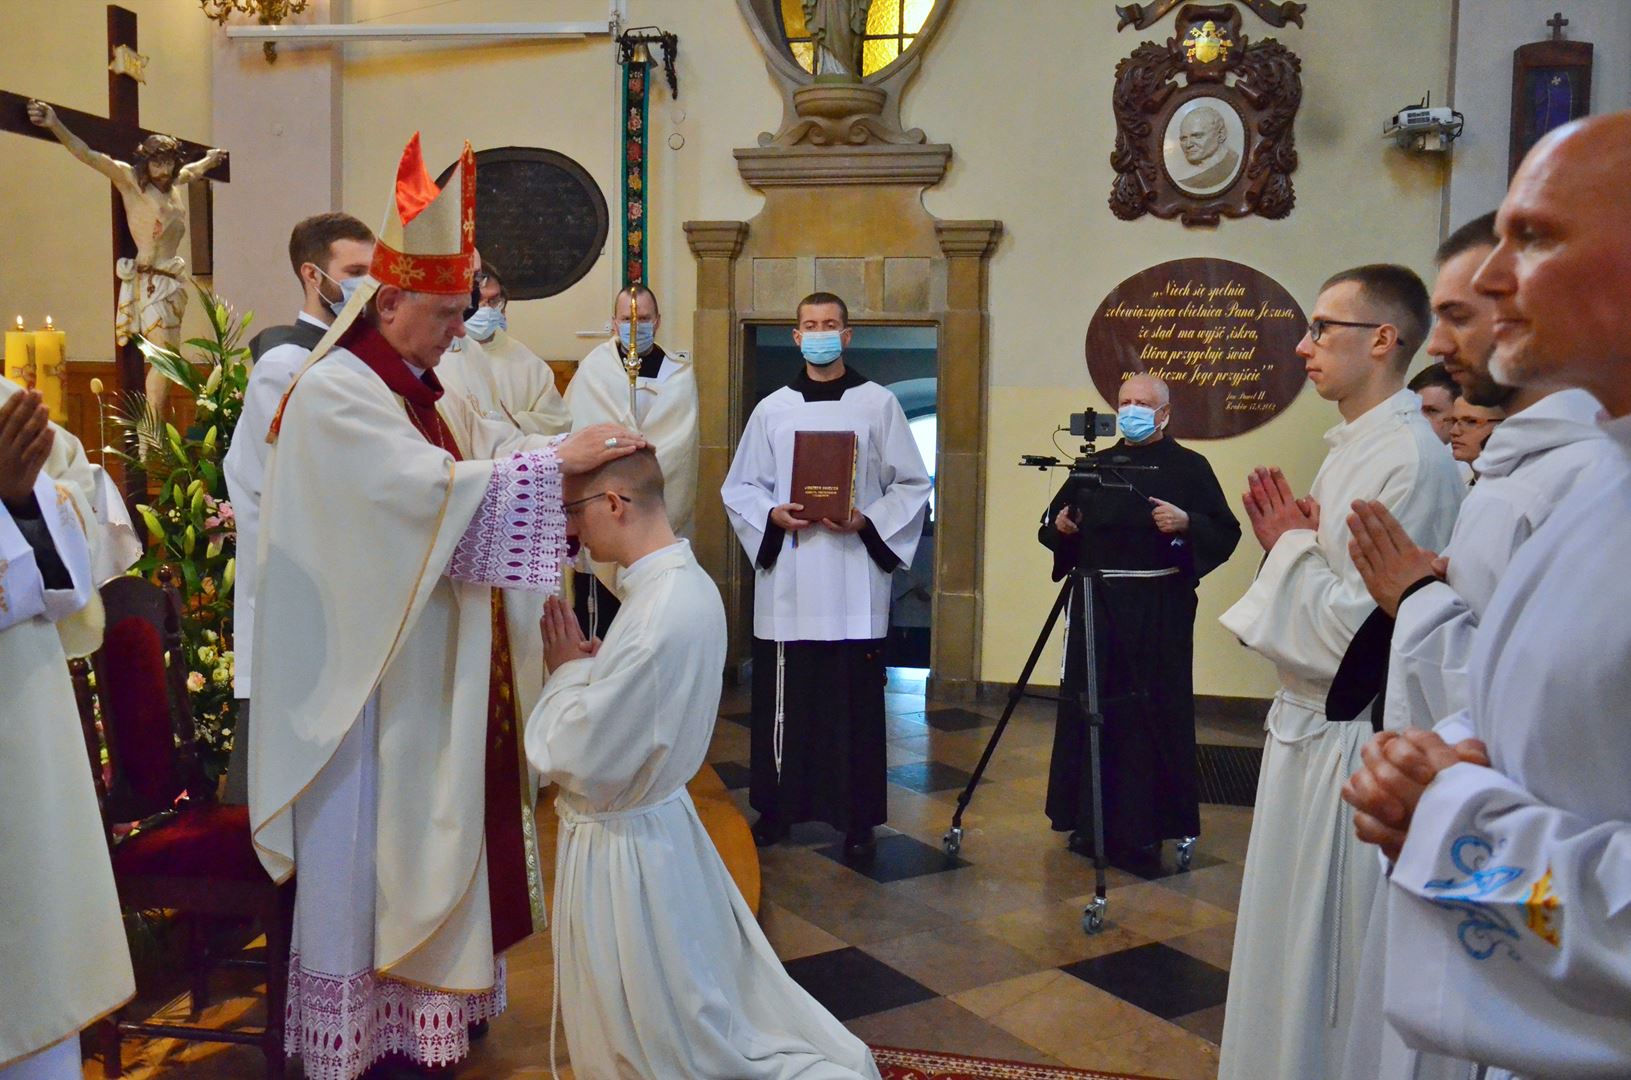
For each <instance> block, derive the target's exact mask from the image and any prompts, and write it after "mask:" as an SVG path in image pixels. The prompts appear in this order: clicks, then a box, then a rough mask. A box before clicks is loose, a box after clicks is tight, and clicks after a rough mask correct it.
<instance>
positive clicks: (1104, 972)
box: [711, 671, 1261, 1077]
mask: <svg viewBox="0 0 1631 1080" xmlns="http://www.w3.org/2000/svg"><path fill="white" fill-rule="evenodd" d="M916 675H917V673H914V672H905V671H892V672H891V681H890V686H889V693H888V695H887V701H888V712H889V719H888V725H889V774H888V775H889V784H890V787H889V812H890V816H889V823H888V825H887V826H886V827H885V828H883V829H881V830H879V836H878V845H877V853H876V855H875V856H874V858H873V859H871V860H870V861H869V862H867V863H865V864H860V865H854V866H851V865H847V864H846V863H845V862H844V860H843V855H842V845H841V844H840V842H839V841H840V837H839V835H838V834H837V833H836V832H834V831H832V830H830V829H828V828H826V827H825V826H820V825H804V826H800V827H798V828H795V829H794V830H793V835H792V836H791V837H790V838H789V839H788V840H787V841H784V842H783V843H781V844H778V845H776V846H775V847H773V848H769V849H766V850H764V851H762V852H761V859H762V865H763V882H764V897H765V899H764V905H763V912H762V921H763V923H764V925H765V930H766V933H767V934H768V935H769V937H770V939H771V942H772V944H774V945H775V947H776V949H777V952H778V954H779V955H780V956H781V957H782V959H783V961H784V962H785V963H786V965H787V969H788V971H789V972H790V973H791V974H792V975H793V977H794V978H795V979H797V980H798V981H799V983H800V984H801V985H803V986H804V987H805V988H806V989H808V990H809V991H810V992H811V993H812V994H813V995H814V996H815V997H816V998H817V999H819V1000H820V1001H821V1002H822V1003H823V1004H825V1005H826V1006H827V1007H828V1008H829V1009H831V1010H832V1011H833V1013H834V1015H836V1016H837V1017H838V1018H839V1019H840V1020H843V1021H844V1022H845V1023H846V1024H847V1025H848V1026H849V1027H850V1028H851V1030H853V1031H855V1032H856V1033H857V1034H859V1035H860V1036H861V1037H862V1038H864V1039H866V1040H867V1041H868V1042H872V1043H878V1044H882V1045H889V1046H919V1047H926V1048H932V1049H935V1050H942V1051H947V1052H952V1053H963V1054H972V1055H979V1056H986V1057H999V1058H1007V1059H1011V1060H1020V1061H1027V1062H1034V1063H1037V1064H1063V1065H1070V1066H1075V1067H1078V1068H1097V1069H1105V1070H1111V1071H1122V1072H1131V1073H1140V1074H1146V1075H1151V1076H1161V1077H1212V1076H1215V1075H1216V1071H1217V1043H1218V1040H1219V1038H1220V1037H1221V1033H1222V1029H1223V1002H1224V998H1225V996H1226V994H1227V991H1228V984H1229V974H1228V966H1229V953H1230V948H1231V945H1232V941H1233V934H1234V913H1235V907H1236V904H1237V903H1238V899H1239V892H1240V878H1241V872H1242V869H1243V862H1244V858H1245V846H1246V837H1247V833H1248V831H1249V829H1250V821H1251V811H1250V809H1249V807H1240V806H1231V805H1213V804H1208V805H1203V807H1202V820H1203V828H1202V835H1201V838H1200V841H1199V842H1198V844H1197V845H1196V850H1195V852H1194V855H1193V858H1192V861H1191V865H1190V867H1189V868H1188V869H1187V870H1183V871H1180V870H1179V869H1178V866H1177V859H1176V852H1175V850H1174V845H1172V844H1167V845H1166V846H1165V848H1164V850H1163V852H1162V860H1161V863H1160V864H1159V865H1155V866H1128V867H1112V868H1111V869H1110V870H1109V872H1108V877H1107V884H1108V886H1109V889H1108V894H1107V895H1108V899H1109V907H1108V909H1107V913H1106V914H1107V925H1106V927H1105V929H1104V931H1103V932H1102V933H1099V934H1097V935H1093V936H1088V935H1087V934H1085V933H1084V932H1083V930H1082V912H1083V908H1084V907H1085V906H1086V904H1087V901H1088V900H1090V899H1091V898H1092V896H1093V893H1094V875H1093V866H1092V863H1091V862H1090V861H1089V860H1087V859H1085V858H1083V857H1081V856H1078V855H1075V854H1072V853H1070V852H1069V851H1067V850H1066V849H1065V845H1064V836H1063V835H1062V834H1058V833H1054V832H1052V831H1050V829H1049V827H1048V822H1047V819H1046V818H1045V817H1044V816H1043V814H1042V801H1043V796H1044V792H1045V791H1046V788H1047V763H1048V753H1049V747H1050V745H1051V739H1052V730H1053V721H1052V716H1053V706H1052V705H1050V704H1047V703H1041V702H1034V703H1033V702H1025V703H1023V704H1022V705H1021V706H1020V708H1019V709H1018V711H1017V712H1016V713H1015V715H1014V718H1013V720H1012V721H1011V722H1010V724H1009V727H1008V730H1007V732H1006V733H1005V735H1004V737H1003V741H1002V743H1001V744H1000V745H999V747H998V749H997V752H996V755H995V757H994V758H993V760H992V763H991V765H990V767H989V768H988V770H987V773H986V779H985V782H984V783H982V784H981V786H980V788H979V789H977V791H976V793H975V796H974V800H973V802H972V804H971V805H970V807H969V809H968V811H967V813H966V815H965V817H964V822H963V824H964V837H963V845H962V849H961V851H960V852H959V854H958V856H957V857H955V858H953V857H948V856H947V855H946V854H945V853H944V851H943V850H942V847H941V838H942V836H943V835H944V833H945V831H946V828H947V826H948V825H949V824H950V820H951V815H952V811H953V809H954V808H955V806H956V801H957V796H958V795H959V794H960V793H961V792H962V790H963V788H964V786H965V785H966V784H967V782H968V779H969V776H970V774H971V773H972V771H973V769H974V767H975V765H976V764H977V763H978V761H979V756H980V753H981V751H982V750H983V749H984V748H985V745H986V743H987V741H988V740H989V739H990V737H991V733H992V731H993V730H994V729H995V727H996V720H997V717H998V716H999V715H1000V714H1001V705H1000V703H998V704H995V705H992V706H991V707H989V708H988V707H986V706H985V705H977V706H969V707H963V708H954V707H947V706H938V705H933V704H926V703H925V700H924V698H923V696H922V683H921V680H920V679H919V678H916V677H915V676H916ZM724 719H725V720H727V721H730V722H729V723H722V724H720V726H719V729H718V731H717V733H716V736H715V740H714V746H713V753H712V755H711V756H712V758H713V760H714V766H715V768H716V769H717V770H718V772H719V774H720V776H721V777H722V778H723V779H724V781H725V784H726V786H727V787H729V788H731V789H732V790H733V796H734V797H735V798H736V799H737V800H738V803H739V805H740V806H741V807H742V809H743V812H744V814H745V815H746V816H747V817H748V820H750V821H751V820H753V818H754V813H753V811H752V810H751V809H748V807H747V799H746V787H747V783H748V770H747V766H746V764H745V763H746V761H747V749H748V737H747V697H746V694H745V692H732V693H730V694H729V695H728V696H727V699H726V707H725V709H724ZM1199 737H1200V738H1201V740H1202V741H1203V742H1208V743H1214V744H1231V745H1232V746H1240V745H1246V746H1249V745H1250V744H1252V743H1253V742H1256V743H1257V744H1258V745H1261V728H1260V725H1258V724H1252V723H1243V722H1231V721H1226V720H1222V719H1213V720H1203V721H1202V723H1201V724H1200V725H1199Z"/></svg>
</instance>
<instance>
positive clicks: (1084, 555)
mask: <svg viewBox="0 0 1631 1080" xmlns="http://www.w3.org/2000/svg"><path fill="white" fill-rule="evenodd" d="M1087 415H1088V417H1089V423H1091V417H1092V414H1091V413H1089V414H1087ZM1088 430H1089V431H1090V430H1091V428H1089V429H1088ZM1081 433H1083V432H1076V431H1075V430H1074V428H1073V434H1081ZM1082 451H1083V456H1082V457H1079V458H1077V459H1076V462H1075V465H1074V467H1073V468H1072V470H1071V478H1072V481H1073V482H1074V483H1076V484H1077V485H1079V496H1078V500H1081V499H1082V498H1084V497H1086V496H1090V495H1091V494H1092V493H1093V492H1095V491H1098V490H1101V489H1112V490H1123V491H1132V492H1135V493H1137V488H1135V487H1134V486H1133V484H1132V483H1131V482H1129V481H1128V480H1127V479H1126V478H1125V477H1124V476H1122V475H1121V470H1129V471H1131V470H1139V471H1143V470H1144V469H1147V468H1149V466H1134V465H1123V466H1118V467H1117V468H1116V469H1115V470H1110V469H1108V467H1101V466H1100V465H1099V463H1098V461H1097V459H1096V457H1095V454H1094V451H1093V443H1092V440H1091V438H1090V439H1089V441H1088V442H1087V443H1086V444H1085V445H1084V446H1083V447H1082ZM1021 464H1024V465H1028V466H1034V467H1037V468H1043V469H1047V468H1051V467H1053V466H1055V465H1058V464H1059V462H1058V461H1057V459H1054V458H1038V457H1029V456H1027V457H1026V458H1025V459H1024V460H1023V461H1022V462H1021ZM1107 471H1108V472H1110V473H1111V475H1110V476H1106V475H1104V473H1105V472H1107ZM1067 505H1070V504H1069V503H1067ZM1077 505H1080V501H1078V502H1077ZM1090 532H1091V529H1086V530H1084V534H1083V536H1082V539H1081V543H1080V545H1079V547H1078V550H1077V557H1076V565H1075V566H1073V567H1072V568H1071V570H1070V572H1069V573H1068V574H1067V575H1066V576H1065V580H1064V582H1063V583H1062V584H1061V585H1060V586H1059V595H1058V597H1057V598H1056V599H1055V600H1054V602H1053V609H1052V610H1051V611H1049V612H1048V618H1047V621H1046V622H1045V623H1043V624H1042V632H1041V633H1040V634H1038V635H1037V637H1036V644H1034V645H1032V646H1031V655H1030V656H1029V657H1028V658H1027V659H1026V661H1025V667H1024V668H1023V669H1022V670H1021V671H1020V674H1019V681H1018V682H1017V683H1015V684H1014V688H1013V689H1012V690H1010V691H1009V693H1008V704H1007V705H1006V706H1005V707H1004V708H1003V710H1002V717H1001V719H999V720H998V721H997V729H996V730H995V731H993V732H992V733H991V740H990V741H989V742H988V743H986V746H985V752H984V753H982V754H981V755H980V763H979V764H978V765H976V766H975V767H974V775H973V776H970V777H969V780H968V785H967V786H966V787H964V788H963V793H962V794H961V795H959V796H958V797H957V809H956V810H955V811H953V813H952V816H951V828H950V829H949V830H948V831H947V832H946V835H945V837H944V839H943V840H942V846H943V847H944V849H945V851H946V854H948V855H955V854H957V853H958V852H959V851H961V850H962V847H963V812H964V811H965V810H967V809H968V804H969V803H970V802H971V801H972V800H973V798H974V789H975V788H976V787H978V786H979V783H980V779H981V777H982V776H984V775H985V770H986V766H987V765H989V764H990V762H991V757H992V755H993V754H995V753H996V751H997V743H998V742H1000V741H1001V740H1002V733H1003V731H1004V730H1006V729H1007V727H1008V721H1009V720H1010V719H1011V718H1012V717H1013V715H1014V709H1015V708H1017V707H1018V705H1019V702H1020V700H1021V699H1022V698H1024V697H1026V696H1027V694H1026V687H1027V686H1028V685H1030V681H1031V673H1032V672H1033V671H1035V670H1036V662H1037V660H1038V659H1040V658H1041V656H1042V650H1043V649H1044V648H1045V647H1046V646H1047V643H1048V638H1049V637H1051V636H1052V634H1053V628H1054V625H1055V624H1056V623H1057V622H1058V621H1059V613H1060V612H1061V611H1067V610H1068V611H1070V612H1080V613H1081V616H1082V630H1083V632H1082V633H1081V634H1079V635H1077V634H1071V633H1070V632H1069V620H1068V618H1067V621H1066V633H1065V649H1066V665H1065V666H1066V668H1067V670H1068V669H1069V667H1070V663H1069V656H1070V652H1069V651H1070V650H1071V649H1072V648H1073V647H1074V648H1077V649H1080V650H1082V655H1081V671H1082V682H1081V685H1080V686H1079V687H1077V689H1076V691H1075V695H1076V702H1075V703H1076V707H1077V709H1078V710H1079V711H1080V713H1081V715H1082V717H1083V719H1084V722H1085V723H1086V724H1087V749H1088V776H1089V783H1090V785H1091V788H1092V795H1093V876H1094V889H1093V899H1092V901H1091V902H1089V904H1088V905H1087V908H1086V909H1085V910H1084V911H1083V912H1082V929H1083V930H1084V931H1085V932H1087V933H1089V934H1096V933H1098V932H1099V931H1100V930H1103V929H1104V913H1105V909H1106V907H1107V906H1108V904H1109V901H1107V900H1106V899H1105V895H1104V893H1105V882H1104V870H1105V857H1104V785H1103V780H1102V777H1101V774H1100V770H1099V765H1100V757H1099V739H1100V735H1101V732H1102V729H1103V727H1104V713H1103V711H1102V708H1103V702H1102V701H1101V699H1100V696H1099V651H1098V640H1097V634H1098V627H1097V624H1096V619H1095V611H1094V601H1095V599H1096V598H1097V595H1098V589H1097V586H1098V584H1099V582H1100V581H1101V580H1102V578H1103V571H1102V569H1101V568H1100V567H1099V566H1098V547H1097V545H1096V544H1095V543H1094V542H1093V538H1092V537H1091V535H1088V533H1090ZM1063 692H1064V691H1063V688H1061V694H1063ZM1029 696H1031V697H1036V698H1041V699H1043V700H1046V701H1058V700H1060V698H1056V697H1053V696H1051V695H1046V694H1031V695H1029ZM1194 843H1195V838H1194V837H1185V838H1183V839H1181V840H1180V841H1179V842H1178V866H1179V869H1183V870H1187V869H1188V868H1189V865H1190V860H1191V857H1192V852H1193V849H1194Z"/></svg>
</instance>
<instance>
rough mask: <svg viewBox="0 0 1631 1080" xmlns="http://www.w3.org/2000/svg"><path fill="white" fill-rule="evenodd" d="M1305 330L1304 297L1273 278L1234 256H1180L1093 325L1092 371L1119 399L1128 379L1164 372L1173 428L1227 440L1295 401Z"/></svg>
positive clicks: (1130, 287) (1136, 282)
mask: <svg viewBox="0 0 1631 1080" xmlns="http://www.w3.org/2000/svg"><path fill="white" fill-rule="evenodd" d="M1307 328H1308V321H1307V319H1306V318H1304V316H1303V311H1302V308H1300V307H1298V306H1297V301H1295V300H1293V299H1292V298H1291V294H1290V293H1288V292H1287V291H1286V290H1285V289H1284V288H1282V287H1281V286H1280V283H1279V282H1277V281H1275V280H1274V279H1273V278H1271V277H1269V276H1268V275H1267V274H1263V273H1259V272H1258V271H1256V270H1253V269H1252V268H1251V267H1249V266H1246V265H1244V264H1242V263H1237V262H1229V261H1228V260H1226V259H1174V260H1173V261H1171V262H1164V263H1159V264H1157V265H1155V266H1152V267H1150V268H1149V269H1148V270H1141V271H1139V272H1138V273H1136V274H1134V275H1133V276H1132V277H1130V278H1128V279H1127V280H1126V281H1123V282H1122V283H1121V284H1120V285H1117V286H1116V287H1115V288H1114V289H1112V290H1110V295H1108V296H1106V297H1105V298H1104V302H1103V303H1101V304H1100V305H1099V309H1098V311H1096V312H1094V314H1093V321H1092V322H1091V323H1090V324H1089V325H1088V328H1087V370H1088V374H1089V375H1091V376H1092V378H1093V386H1094V387H1095V388H1096V389H1097V390H1098V391H1099V393H1100V394H1103V395H1104V397H1105V399H1106V400H1107V401H1111V402H1114V401H1115V400H1116V393H1117V391H1118V390H1119V389H1120V388H1121V382H1122V380H1123V379H1125V378H1126V377H1127V376H1128V375H1131V374H1133V373H1135V372H1141V371H1147V372H1150V373H1152V374H1155V375H1159V376H1161V378H1163V379H1165V380H1166V383H1167V388H1168V389H1169V390H1170V391H1171V392H1172V421H1171V423H1170V424H1169V425H1168V427H1167V430H1168V431H1169V432H1171V433H1172V434H1173V435H1175V436H1177V437H1178V438H1180V439H1224V438H1228V437H1229V436H1232V435H1242V434H1245V433H1246V432H1248V431H1251V430H1252V429H1253V428H1255V427H1258V426H1259V425H1262V424H1265V423H1267V422H1268V421H1270V420H1272V419H1274V417H1276V416H1278V415H1279V414H1280V413H1281V412H1282V411H1283V410H1284V409H1285V408H1286V406H1288V405H1290V404H1291V403H1292V401H1293V400H1295V399H1296V397H1297V394H1298V393H1299V392H1301V390H1302V387H1303V383H1304V381H1305V380H1306V375H1305V373H1304V371H1303V362H1302V359H1301V358H1300V357H1298V356H1297V353H1296V348H1297V342H1298V341H1300V340H1302V336H1303V333H1304V331H1305V330H1307Z"/></svg>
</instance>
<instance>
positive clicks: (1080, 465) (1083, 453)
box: [1019, 409, 1155, 491]
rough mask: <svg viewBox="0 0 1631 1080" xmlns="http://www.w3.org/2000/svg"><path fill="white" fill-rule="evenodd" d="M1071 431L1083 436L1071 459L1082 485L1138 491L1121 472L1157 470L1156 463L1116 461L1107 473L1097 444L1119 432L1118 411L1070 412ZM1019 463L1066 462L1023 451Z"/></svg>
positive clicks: (1061, 464) (1051, 464)
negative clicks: (1143, 463) (1117, 430)
mask: <svg viewBox="0 0 1631 1080" xmlns="http://www.w3.org/2000/svg"><path fill="white" fill-rule="evenodd" d="M1069 430H1070V434H1071V435H1073V436H1075V437H1076V438H1079V439H1081V440H1083V442H1082V448H1081V450H1079V451H1078V452H1077V456H1076V457H1075V458H1074V459H1073V460H1072V461H1071V462H1070V478H1071V480H1072V481H1075V482H1077V483H1079V484H1080V485H1081V486H1083V487H1095V488H1112V489H1116V490H1120V491H1136V490H1138V489H1137V488H1135V487H1134V486H1133V484H1132V482H1131V481H1129V480H1127V478H1126V477H1124V476H1121V475H1119V474H1120V473H1121V472H1122V471H1123V470H1132V471H1135V472H1154V471H1155V469H1154V467H1153V466H1149V465H1129V464H1117V465H1116V466H1114V471H1113V472H1111V474H1110V475H1108V476H1107V475H1105V469H1106V468H1107V466H1104V465H1102V464H1101V463H1100V462H1099V458H1098V449H1097V447H1096V446H1095V445H1094V444H1095V443H1096V442H1097V441H1098V440H1099V439H1113V438H1115V435H1116V414H1115V413H1101V412H1097V411H1095V410H1093V409H1088V410H1087V411H1086V412H1079V413H1071V414H1070V429H1069ZM1019 463H1020V465H1021V467H1024V468H1034V469H1057V468H1062V467H1064V466H1065V462H1064V461H1062V460H1060V459H1059V458H1056V457H1053V456H1051V455H1043V454H1022V455H1020V459H1019Z"/></svg>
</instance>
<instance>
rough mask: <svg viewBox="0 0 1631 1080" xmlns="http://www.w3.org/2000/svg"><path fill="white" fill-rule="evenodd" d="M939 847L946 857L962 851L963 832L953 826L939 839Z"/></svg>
mask: <svg viewBox="0 0 1631 1080" xmlns="http://www.w3.org/2000/svg"><path fill="white" fill-rule="evenodd" d="M940 846H941V848H942V849H943V850H944V851H945V853H946V854H947V855H948V856H953V855H956V854H957V853H958V852H959V851H962V850H963V830H962V829H961V828H960V827H958V826H956V825H953V826H952V827H951V830H950V831H949V832H947V833H946V835H945V836H943V837H941V839H940Z"/></svg>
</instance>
